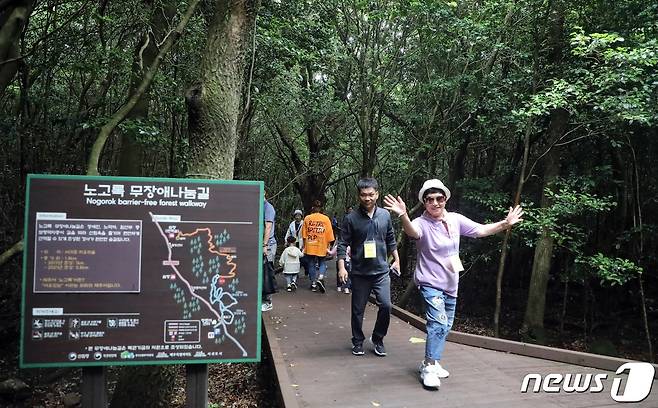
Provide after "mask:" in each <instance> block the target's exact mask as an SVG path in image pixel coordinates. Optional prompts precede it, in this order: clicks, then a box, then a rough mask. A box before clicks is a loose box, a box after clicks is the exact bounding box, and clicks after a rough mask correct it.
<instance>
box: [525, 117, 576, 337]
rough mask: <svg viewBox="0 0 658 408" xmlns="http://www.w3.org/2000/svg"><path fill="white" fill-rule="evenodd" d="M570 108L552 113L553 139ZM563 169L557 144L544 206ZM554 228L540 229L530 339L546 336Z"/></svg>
mask: <svg viewBox="0 0 658 408" xmlns="http://www.w3.org/2000/svg"><path fill="white" fill-rule="evenodd" d="M568 122H569V112H567V111H566V110H564V109H556V110H554V111H553V112H552V113H551V123H550V125H549V128H548V133H549V138H548V140H549V141H555V140H557V139H558V138H559V137H561V136H562V135H563V134H564V133H565V131H566V129H567V126H568ZM559 170H560V163H559V152H558V150H557V149H556V148H555V147H552V148H550V150H549V152H548V153H547V154H546V158H545V165H544V181H543V185H542V199H541V208H548V207H550V206H551V205H552V204H553V203H552V200H551V199H550V198H549V197H548V196H547V195H546V193H545V189H546V188H551V184H552V183H553V181H554V180H555V178H556V177H557V176H558V173H559ZM551 232H552V231H551V230H550V229H549V228H548V227H544V228H543V229H542V231H541V233H540V236H539V239H538V242H537V246H536V247H535V255H534V260H533V263H532V275H531V278H530V288H529V292H528V301H527V302H528V303H527V305H526V311H525V316H524V318H523V331H524V332H525V333H526V334H527V335H529V337H530V339H532V340H535V341H537V342H539V343H543V342H544V340H545V335H544V309H545V304H546V288H547V286H548V278H549V272H550V270H551V261H552V259H551V258H552V256H553V247H554V243H555V242H554V239H553V237H552V236H551Z"/></svg>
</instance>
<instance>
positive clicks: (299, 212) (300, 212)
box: [292, 210, 304, 216]
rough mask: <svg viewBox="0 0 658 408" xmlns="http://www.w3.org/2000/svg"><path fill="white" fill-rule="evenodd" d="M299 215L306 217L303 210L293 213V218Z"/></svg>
mask: <svg viewBox="0 0 658 408" xmlns="http://www.w3.org/2000/svg"><path fill="white" fill-rule="evenodd" d="M297 214H299V215H304V213H303V212H302V210H295V212H294V213H292V215H293V216H295V215H297Z"/></svg>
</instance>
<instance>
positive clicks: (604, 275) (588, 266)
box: [576, 252, 642, 286]
mask: <svg viewBox="0 0 658 408" xmlns="http://www.w3.org/2000/svg"><path fill="white" fill-rule="evenodd" d="M576 265H577V266H579V267H581V268H584V269H585V270H586V271H588V272H589V273H591V274H592V276H595V277H597V278H599V281H600V283H601V286H615V285H623V284H625V283H627V282H628V281H630V280H631V279H634V278H637V277H638V276H639V275H641V274H642V268H641V267H639V266H637V265H636V264H635V263H634V262H632V261H629V260H628V259H623V258H616V257H609V256H606V255H603V254H602V253H600V252H599V253H597V254H596V255H594V256H581V257H578V258H576Z"/></svg>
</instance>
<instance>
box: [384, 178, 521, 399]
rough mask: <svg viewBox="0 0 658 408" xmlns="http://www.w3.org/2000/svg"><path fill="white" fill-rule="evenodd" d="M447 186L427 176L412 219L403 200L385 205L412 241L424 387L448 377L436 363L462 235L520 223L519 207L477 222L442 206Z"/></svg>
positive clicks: (449, 316) (450, 309) (451, 308)
mask: <svg viewBox="0 0 658 408" xmlns="http://www.w3.org/2000/svg"><path fill="white" fill-rule="evenodd" d="M449 199H450V190H449V189H448V188H447V187H446V186H445V185H444V184H443V183H442V182H441V181H440V180H437V179H432V180H427V181H425V183H424V184H423V187H422V188H421V189H420V191H419V192H418V200H420V202H421V203H423V204H424V206H425V211H424V212H423V214H422V215H421V216H420V217H418V218H416V219H414V220H413V221H411V220H410V219H409V215H408V214H407V206H406V204H405V202H404V201H403V200H402V199H401V198H400V197H399V196H398V197H397V198H395V197H393V196H392V195H387V196H386V197H385V198H384V204H385V208H386V209H388V210H389V211H391V212H392V213H395V214H396V215H397V216H398V218H400V220H401V221H402V228H403V229H404V232H405V233H406V234H407V235H408V236H409V237H411V238H413V239H415V240H416V250H417V256H418V260H417V262H416V270H415V272H414V280H415V283H416V285H418V287H419V289H420V293H421V295H422V296H423V300H424V304H425V319H426V320H427V323H426V331H427V342H426V343H425V359H424V360H423V361H422V362H421V363H420V366H419V368H418V370H419V371H420V379H421V381H422V382H423V385H424V386H426V387H432V388H438V387H439V386H440V385H441V380H440V378H446V377H448V376H449V373H448V371H447V370H445V369H444V368H443V367H442V366H441V364H440V360H441V356H442V354H443V349H444V347H445V342H446V338H447V337H448V332H449V331H450V328H451V327H452V323H453V321H454V318H455V307H456V304H457V287H458V283H459V272H461V271H463V270H464V268H463V266H462V263H461V261H460V259H459V237H460V236H461V235H464V236H467V237H471V238H480V237H486V236H488V235H492V234H495V233H498V232H501V231H504V230H506V229H508V228H510V227H511V226H512V225H514V224H516V223H518V222H520V221H522V219H521V216H522V215H523V210H522V209H521V207H520V206H516V207H514V208H511V207H510V209H509V212H508V213H507V216H506V217H505V219H504V220H502V221H499V222H494V223H491V224H480V223H477V222H475V221H472V220H470V219H468V218H467V217H465V216H463V215H461V214H459V213H456V212H448V211H446V209H445V206H446V202H447V201H448V200H449Z"/></svg>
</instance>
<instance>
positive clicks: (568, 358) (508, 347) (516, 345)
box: [370, 298, 658, 379]
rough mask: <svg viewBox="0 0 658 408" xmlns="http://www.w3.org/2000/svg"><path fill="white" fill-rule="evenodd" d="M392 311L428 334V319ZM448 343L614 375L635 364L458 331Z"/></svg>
mask: <svg viewBox="0 0 658 408" xmlns="http://www.w3.org/2000/svg"><path fill="white" fill-rule="evenodd" d="M370 300H371V301H373V300H374V298H371V299H370ZM391 312H392V313H393V315H394V316H396V317H398V318H399V319H401V320H403V321H405V322H407V323H408V324H410V325H412V326H414V327H415V328H417V329H420V330H422V331H423V332H425V319H422V318H420V317H418V316H416V315H415V314H413V313H411V312H409V311H407V310H404V309H402V308H400V307H399V306H396V305H393V308H392V310H391ZM448 341H451V342H453V343H458V344H463V345H466V346H473V347H480V348H484V349H489V350H495V351H503V352H506V353H512V354H518V355H521V356H527V357H535V358H541V359H543V360H551V361H558V362H560V363H568V364H574V365H579V366H584V367H591V368H599V369H602V370H608V371H612V372H615V371H616V370H617V368H618V367H619V366H620V365H622V364H624V363H627V362H629V361H633V360H625V359H622V358H617V357H609V356H601V355H598V354H592V353H584V352H581V351H572V350H565V349H560V348H555V347H547V346H540V345H537V344H529V343H522V342H518V341H513V340H505V339H499V338H495V337H487V336H480V335H477V334H469V333H462V332H458V331H451V332H450V334H448ZM653 366H654V367H655V368H656V371H655V374H654V378H657V379H658V365H656V364H653Z"/></svg>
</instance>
